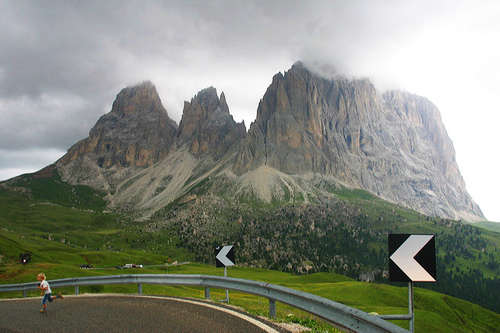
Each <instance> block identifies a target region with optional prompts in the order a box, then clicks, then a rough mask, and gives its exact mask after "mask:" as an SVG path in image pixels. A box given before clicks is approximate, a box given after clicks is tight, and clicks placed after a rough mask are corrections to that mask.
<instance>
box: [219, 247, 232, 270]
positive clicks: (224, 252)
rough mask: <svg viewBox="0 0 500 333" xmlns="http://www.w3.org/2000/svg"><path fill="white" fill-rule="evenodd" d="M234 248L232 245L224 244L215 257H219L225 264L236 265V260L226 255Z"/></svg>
mask: <svg viewBox="0 0 500 333" xmlns="http://www.w3.org/2000/svg"><path fill="white" fill-rule="evenodd" d="M232 248H233V246H232V245H226V246H224V247H223V248H222V250H220V251H219V253H217V255H216V256H215V258H217V260H219V261H220V262H221V263H222V264H223V265H224V266H234V262H232V261H231V260H229V258H228V257H226V256H227V254H228V253H229V251H231V249H232Z"/></svg>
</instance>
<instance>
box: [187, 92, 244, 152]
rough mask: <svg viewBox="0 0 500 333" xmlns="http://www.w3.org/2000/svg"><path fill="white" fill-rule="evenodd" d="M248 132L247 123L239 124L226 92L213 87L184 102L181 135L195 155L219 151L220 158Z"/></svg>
mask: <svg viewBox="0 0 500 333" xmlns="http://www.w3.org/2000/svg"><path fill="white" fill-rule="evenodd" d="M245 134H246V129H245V125H244V124H243V123H240V124H238V123H236V122H235V121H234V119H233V116H231V114H230V113H229V107H228V105H227V102H226V97H225V95H224V93H221V95H220V98H219V96H217V90H216V89H215V88H214V87H209V88H206V89H203V90H201V91H200V92H198V93H197V94H196V95H195V96H194V97H193V98H192V99H191V102H184V110H183V112H182V120H181V122H180V124H179V130H178V133H177V137H178V139H179V144H180V145H183V144H187V145H188V146H189V149H190V151H191V152H192V153H194V154H202V153H207V152H215V153H216V157H220V156H221V154H223V153H225V152H226V151H227V150H228V149H229V147H230V146H231V145H232V144H234V143H236V142H238V141H239V140H240V139H242V138H243V137H244V136H245Z"/></svg>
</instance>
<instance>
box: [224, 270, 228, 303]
mask: <svg viewBox="0 0 500 333" xmlns="http://www.w3.org/2000/svg"><path fill="white" fill-rule="evenodd" d="M224 277H227V267H226V266H224ZM226 302H227V304H229V290H227V289H226Z"/></svg>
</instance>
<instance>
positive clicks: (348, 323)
mask: <svg viewBox="0 0 500 333" xmlns="http://www.w3.org/2000/svg"><path fill="white" fill-rule="evenodd" d="M49 282H50V286H51V287H52V288H57V287H67V286H74V287H75V294H76V295H78V294H79V286H89V285H104V284H137V286H138V293H139V294H141V295H142V285H143V284H165V285H189V286H197V287H205V298H207V299H209V298H210V288H217V289H231V290H236V291H240V292H244V293H248V294H253V295H258V296H262V297H266V298H268V299H269V316H270V317H271V318H274V317H275V316H276V301H279V302H282V303H286V304H288V305H291V306H293V307H296V308H298V309H301V310H304V311H307V312H310V313H312V314H314V315H316V316H318V317H321V318H323V319H325V320H327V321H329V322H331V323H333V324H334V325H336V326H340V327H342V328H344V329H347V330H350V331H354V332H394V333H399V332H401V333H403V332H404V333H408V331H407V330H405V329H403V328H401V327H399V326H397V325H395V324H393V323H390V322H388V321H385V320H383V319H381V318H379V317H377V316H374V315H370V314H368V313H366V312H363V311H361V310H358V309H354V308H351V307H349V306H346V305H343V304H340V303H337V302H334V301H332V300H329V299H326V298H323V297H320V296H316V295H312V294H309V293H306V292H302V291H298V290H294V289H290V288H286V287H281V286H277V285H272V284H269V283H265V282H258V281H251V280H244V279H235V278H228V277H221V276H211V275H184V274H128V275H109V276H91V277H78V278H68V279H59V280H51V281H49ZM37 287H38V283H37V282H30V283H19V284H3V285H0V292H7V291H23V296H24V297H26V291H28V290H33V289H37Z"/></svg>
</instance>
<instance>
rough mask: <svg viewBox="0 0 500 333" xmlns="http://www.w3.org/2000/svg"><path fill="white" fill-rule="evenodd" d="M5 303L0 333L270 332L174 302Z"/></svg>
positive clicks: (85, 299)
mask: <svg viewBox="0 0 500 333" xmlns="http://www.w3.org/2000/svg"><path fill="white" fill-rule="evenodd" d="M39 310H40V298H32V299H19V300H10V301H0V332H9V333H12V332H176V333H181V332H207V333H214V332H221V333H222V332H248V333H253V332H259V333H260V332H269V330H267V329H266V328H265V326H264V327H263V328H261V327H257V326H256V325H254V324H253V323H250V322H249V321H247V320H244V319H241V318H238V317H237V316H235V315H232V314H228V313H226V312H223V311H220V310H217V309H212V308H210V307H207V306H204V305H199V304H192V303H187V302H183V301H178V300H174V299H159V298H146V297H129V296H101V297H90V296H78V297H66V298H65V299H63V300H59V299H58V300H56V301H54V302H52V303H49V304H48V309H47V312H46V313H40V312H39Z"/></svg>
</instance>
